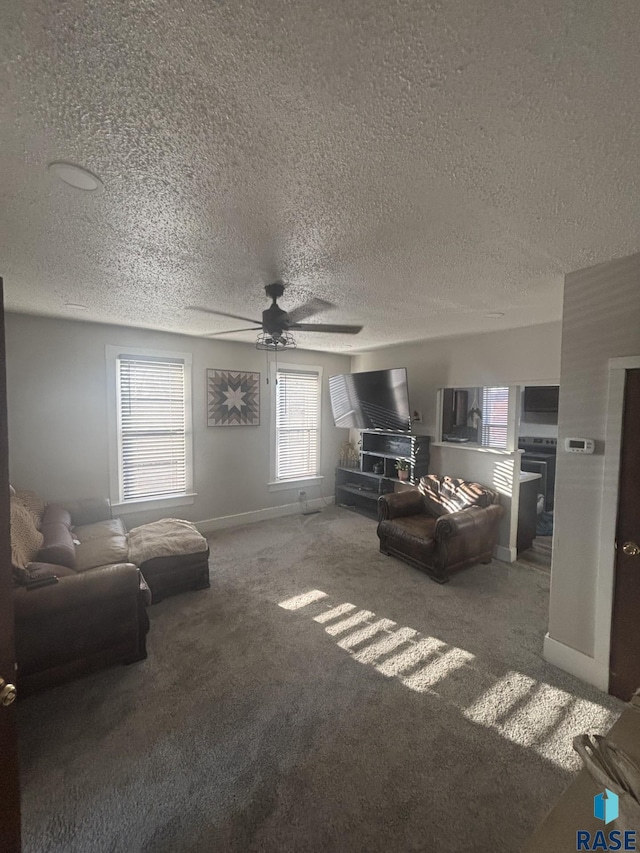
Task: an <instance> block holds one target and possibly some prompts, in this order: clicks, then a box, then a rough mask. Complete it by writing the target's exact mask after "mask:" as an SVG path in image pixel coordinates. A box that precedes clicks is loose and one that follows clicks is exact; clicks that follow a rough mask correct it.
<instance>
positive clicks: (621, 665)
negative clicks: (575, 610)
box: [609, 370, 640, 701]
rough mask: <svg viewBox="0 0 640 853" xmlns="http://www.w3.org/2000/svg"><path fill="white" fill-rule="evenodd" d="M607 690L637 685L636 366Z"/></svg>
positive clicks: (628, 391)
mask: <svg viewBox="0 0 640 853" xmlns="http://www.w3.org/2000/svg"><path fill="white" fill-rule="evenodd" d="M610 668H611V673H610V679H609V692H610V693H613V695H614V696H618V697H619V698H620V699H624V700H625V701H628V700H629V699H630V698H631V696H632V694H633V693H634V692H635V691H636V689H637V688H638V687H640V370H628V371H627V377H626V387H625V395H624V416H623V421H622V451H621V454H620V492H619V498H618V523H617V527H616V577H615V592H614V602H613V620H612V625H611V661H610Z"/></svg>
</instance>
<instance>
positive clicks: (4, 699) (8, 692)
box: [0, 678, 17, 708]
mask: <svg viewBox="0 0 640 853" xmlns="http://www.w3.org/2000/svg"><path fill="white" fill-rule="evenodd" d="M16 696H17V693H16V688H15V685H14V684H7V683H6V682H5V680H4V678H0V705H3V706H4V707H5V708H6V707H7V705H12V704H13V703H14V702H15V700H16Z"/></svg>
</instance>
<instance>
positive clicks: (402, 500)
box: [378, 489, 426, 521]
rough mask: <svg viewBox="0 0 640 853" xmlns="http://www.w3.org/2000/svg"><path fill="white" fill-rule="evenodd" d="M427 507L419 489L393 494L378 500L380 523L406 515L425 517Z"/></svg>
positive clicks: (382, 496)
mask: <svg viewBox="0 0 640 853" xmlns="http://www.w3.org/2000/svg"><path fill="white" fill-rule="evenodd" d="M424 513H426V507H425V505H424V501H423V500H422V495H421V493H420V492H419V491H418V489H407V490H406V491H404V492H392V493H389V494H388V495H380V497H379V498H378V521H384V520H385V519H388V518H400V517H401V516H406V515H423V514H424Z"/></svg>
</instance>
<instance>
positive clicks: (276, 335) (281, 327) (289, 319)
mask: <svg viewBox="0 0 640 853" xmlns="http://www.w3.org/2000/svg"><path fill="white" fill-rule="evenodd" d="M264 289H265V293H266V294H267V296H268V297H269V299H271V300H272V303H271V305H270V306H269V308H267V309H266V310H264V311H263V312H262V320H252V319H250V318H249V317H242V316H240V315H239V314H227V313H225V312H224V311H214V310H213V309H212V308H202V307H201V306H193V307H194V308H196V310H198V311H205V312H206V313H207V314H215V315H216V316H217V317H232V318H233V319H234V320H244V321H246V322H247V323H253V325H252V326H249V327H248V328H244V329H227V330H225V331H224V332H213V333H211V334H210V335H207V336H206V337H208V338H215V337H218V336H219V335H231V334H234V333H237V332H252V331H256V332H259V333H260V334H259V335H258V341H257V343H256V347H257V348H258V349H268V350H281V349H285V348H287V347H289V348H292V347H295V345H296V342H295V338H294V337H293V335H292V334H291V332H292V331H296V332H329V333H333V334H340V335H357V334H358V332H360V331H361V330H362V326H345V325H340V324H335V323H302V322H300V321H301V320H307V319H308V318H309V317H313V315H314V314H318V313H320V312H321V311H326V309H327V308H333V307H334V306H333V305H332V304H331V302H325V301H324V300H323V299H310V300H309V301H307V302H305V303H303V304H302V305H299V306H298V307H297V308H294V309H293V310H292V311H289V312H287V311H283V309H282V308H280V306H279V305H278V302H277V300H278V299H279V297H281V296H282V294H283V293H284V284H282V282H280V281H276V282H274V283H273V284H267V285H266V286H265V288H264Z"/></svg>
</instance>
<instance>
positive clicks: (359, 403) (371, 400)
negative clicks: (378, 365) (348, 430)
mask: <svg viewBox="0 0 640 853" xmlns="http://www.w3.org/2000/svg"><path fill="white" fill-rule="evenodd" d="M329 394H330V396H331V408H332V409H333V420H334V422H335V425H336V426H338V427H353V428H354V429H385V430H392V431H393V432H411V415H410V412H409V392H408V388H407V370H406V368H405V367H394V368H392V369H390V370H368V371H364V372H362V373H346V374H343V375H339V376H331V377H330V378H329Z"/></svg>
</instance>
